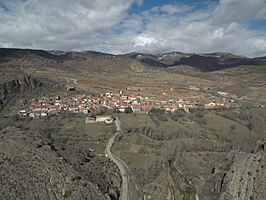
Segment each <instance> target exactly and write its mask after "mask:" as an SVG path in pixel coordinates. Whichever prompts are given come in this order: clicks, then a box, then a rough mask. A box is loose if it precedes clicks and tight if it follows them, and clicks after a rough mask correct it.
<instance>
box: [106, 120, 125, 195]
mask: <svg viewBox="0 0 266 200" xmlns="http://www.w3.org/2000/svg"><path fill="white" fill-rule="evenodd" d="M115 125H116V133H115V134H114V135H113V136H112V137H111V138H110V139H109V141H108V143H107V145H106V148H105V154H106V155H107V157H108V158H110V159H111V160H112V161H113V162H114V163H115V164H116V165H117V167H118V168H119V170H120V173H121V177H122V185H121V196H120V200H129V192H128V173H127V166H126V164H125V163H124V162H123V161H122V160H121V159H120V158H118V157H116V156H115V155H113V154H112V152H111V148H112V146H113V144H114V141H115V138H116V137H117V136H118V135H119V134H120V132H121V127H120V121H119V119H118V117H117V118H116V120H115Z"/></svg>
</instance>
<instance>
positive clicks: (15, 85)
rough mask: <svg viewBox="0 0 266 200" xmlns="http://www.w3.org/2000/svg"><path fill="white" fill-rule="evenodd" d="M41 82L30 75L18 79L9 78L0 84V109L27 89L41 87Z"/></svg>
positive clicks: (32, 89)
mask: <svg viewBox="0 0 266 200" xmlns="http://www.w3.org/2000/svg"><path fill="white" fill-rule="evenodd" d="M43 85H44V84H43V83H42V82H41V81H39V80H37V79H35V78H33V77H31V76H24V77H22V78H20V79H15V80H11V81H8V82H5V83H2V84H0V110H1V109H3V107H4V106H5V105H6V104H8V103H9V102H10V100H11V99H13V98H15V97H16V96H18V95H21V94H25V92H27V91H34V90H36V89H41V88H42V87H43Z"/></svg>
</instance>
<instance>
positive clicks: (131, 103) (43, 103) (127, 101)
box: [19, 88, 237, 121]
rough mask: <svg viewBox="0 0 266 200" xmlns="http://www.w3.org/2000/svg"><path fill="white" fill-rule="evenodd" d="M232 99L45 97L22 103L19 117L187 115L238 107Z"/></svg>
mask: <svg viewBox="0 0 266 200" xmlns="http://www.w3.org/2000/svg"><path fill="white" fill-rule="evenodd" d="M193 89H194V88H193ZM233 97H235V96H233ZM233 97H232V95H230V94H228V93H225V92H218V94H217V96H213V95H209V96H205V97H191V96H188V97H180V98H178V99H169V97H167V96H165V95H161V96H158V97H156V98H155V97H151V96H142V95H133V94H129V95H126V94H124V93H123V91H120V92H117V93H116V92H106V93H105V94H101V95H100V96H87V95H76V96H66V97H60V96H57V97H46V96H45V97H42V98H39V99H32V100H31V101H30V102H29V103H28V104H26V103H25V102H23V101H21V102H20V107H21V110H20V111H19V115H20V116H22V117H30V118H35V117H47V116H48V115H53V114H60V113H62V112H74V113H84V114H88V113H89V112H90V111H91V110H97V109H100V108H102V107H105V108H107V109H110V110H117V111H120V112H125V111H126V109H127V108H129V107H130V108H131V110H132V111H133V112H144V113H145V112H149V110H151V109H153V108H158V109H164V110H165V111H168V112H174V111H176V110H177V109H183V110H185V111H186V112H189V111H190V109H195V108H205V109H213V108H218V107H225V108H230V107H233V106H236V105H237V104H236V102H235V100H234V98H233ZM235 98H236V97H235ZM95 120H96V119H95ZM88 121H94V119H90V120H89V119H88Z"/></svg>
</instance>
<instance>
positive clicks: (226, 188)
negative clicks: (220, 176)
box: [220, 141, 266, 200]
mask: <svg viewBox="0 0 266 200" xmlns="http://www.w3.org/2000/svg"><path fill="white" fill-rule="evenodd" d="M265 146H266V141H261V142H259V144H258V147H257V148H256V150H255V151H253V153H238V154H236V156H235V161H234V164H233V165H232V166H231V167H230V169H229V171H228V172H227V173H226V175H225V177H224V180H223V182H222V192H221V196H220V199H221V200H222V199H223V200H227V199H228V200H229V199H236V200H255V199H265V197H266V191H265V187H266V170H265V159H266V153H265Z"/></svg>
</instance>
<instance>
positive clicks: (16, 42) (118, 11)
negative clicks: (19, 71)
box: [0, 0, 266, 57]
mask: <svg viewBox="0 0 266 200" xmlns="http://www.w3.org/2000/svg"><path fill="white" fill-rule="evenodd" d="M0 47H2V48H30V49H45V50H62V51H86V50H93V51H100V52H107V53H113V54H123V53H129V52H141V53H163V52H172V51H180V52H189V53H209V52H228V53H234V54H238V55H244V56H248V57H259V56H266V0H93V1H92V0H75V1H73V0H45V1H43V0H0Z"/></svg>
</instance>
